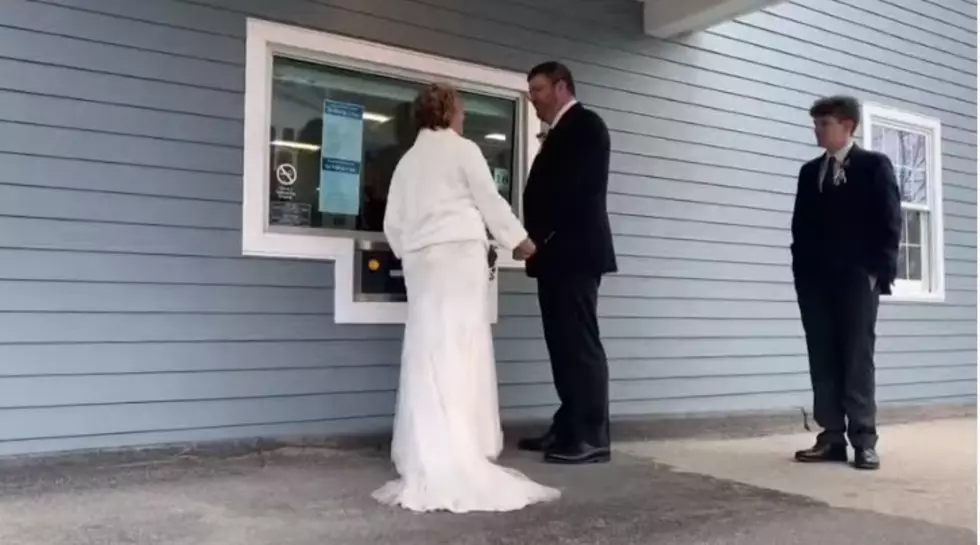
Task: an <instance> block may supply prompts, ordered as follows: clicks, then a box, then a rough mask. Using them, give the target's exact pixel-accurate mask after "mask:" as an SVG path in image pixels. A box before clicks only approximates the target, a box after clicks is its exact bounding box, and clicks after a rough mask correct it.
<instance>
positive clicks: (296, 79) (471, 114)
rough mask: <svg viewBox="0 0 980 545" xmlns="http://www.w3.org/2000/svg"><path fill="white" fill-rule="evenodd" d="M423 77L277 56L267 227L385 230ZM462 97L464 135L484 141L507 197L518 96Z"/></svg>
mask: <svg viewBox="0 0 980 545" xmlns="http://www.w3.org/2000/svg"><path fill="white" fill-rule="evenodd" d="M423 85H424V82H416V81H408V80H404V79H397V78H392V77H386V76H380V75H374V74H368V73H364V72H359V71H355V70H349V69H345V68H339V67H334V66H327V65H323V64H314V63H308V62H304V61H298V60H293V59H287V58H283V57H276V58H275V59H274V60H273V82H272V117H271V124H272V126H271V150H270V156H271V161H270V174H269V175H270V184H269V187H270V195H269V199H270V206H269V225H270V226H301V227H315V228H330V229H343V230H359V231H373V232H380V231H382V224H383V220H384V212H385V205H386V203H387V196H388V187H389V186H390V183H391V175H392V174H393V173H394V170H395V166H396V165H397V164H398V161H399V160H400V159H401V157H402V155H403V154H404V153H405V152H406V151H408V149H409V148H410V147H411V146H412V144H413V143H414V141H415V136H416V131H415V128H414V122H413V120H412V112H411V105H412V101H413V100H414V99H415V95H416V93H417V92H418V91H419V89H421V88H422V86H423ZM460 95H461V98H462V100H463V105H464V108H465V112H466V121H465V127H464V136H466V137H467V138H469V139H471V140H473V141H474V142H476V143H477V145H479V146H480V149H481V150H482V151H483V154H484V156H485V157H486V158H487V161H488V163H489V165H490V169H491V172H492V173H493V176H494V179H495V180H496V181H497V184H498V188H499V190H500V192H501V194H502V195H503V196H504V198H506V199H508V201H509V200H510V198H511V191H512V182H511V179H512V176H511V172H512V170H513V169H514V165H515V155H514V139H515V134H516V117H517V113H516V112H517V103H516V101H515V100H509V99H505V98H498V97H491V96H486V95H480V94H475V93H468V92H461V93H460ZM325 120H326V127H325V126H324V124H325V123H324V121H325ZM324 135H326V142H324V138H325V136H324Z"/></svg>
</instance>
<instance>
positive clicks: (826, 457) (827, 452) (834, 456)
mask: <svg viewBox="0 0 980 545" xmlns="http://www.w3.org/2000/svg"><path fill="white" fill-rule="evenodd" d="M795 458H796V461H797V462H811V463H812V462H846V461H847V445H832V444H821V443H817V444H816V445H814V446H812V447H810V448H808V449H806V450H800V451H797V452H796V455H795Z"/></svg>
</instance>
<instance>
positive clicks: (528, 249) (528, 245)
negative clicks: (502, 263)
mask: <svg viewBox="0 0 980 545" xmlns="http://www.w3.org/2000/svg"><path fill="white" fill-rule="evenodd" d="M537 250H538V249H537V247H536V246H535V245H534V242H533V241H531V239H529V238H526V239H524V241H523V242H521V243H520V244H518V245H517V247H516V248H514V253H513V258H514V260H515V261H525V260H527V259H530V258H531V256H533V255H534V252H536V251H537Z"/></svg>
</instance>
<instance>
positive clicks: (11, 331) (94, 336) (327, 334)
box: [0, 313, 401, 343]
mask: <svg viewBox="0 0 980 545" xmlns="http://www.w3.org/2000/svg"><path fill="white" fill-rule="evenodd" d="M400 336H401V328H399V327H396V326H374V327H362V326H359V325H356V324H336V323H334V321H333V317H332V316H323V315H319V316H318V315H309V316H304V315H255V314H211V315H209V314H185V315H182V316H180V317H179V318H177V319H175V318H174V317H171V316H167V315H163V314H52V313H2V314H0V343H71V342H168V341H195V342H222V341H272V340H276V341H305V340H315V341H319V340H340V339H398V338H400Z"/></svg>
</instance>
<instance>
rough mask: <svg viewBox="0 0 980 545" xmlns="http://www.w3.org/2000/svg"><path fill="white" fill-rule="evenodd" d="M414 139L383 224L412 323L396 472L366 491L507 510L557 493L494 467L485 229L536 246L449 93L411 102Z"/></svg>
mask: <svg viewBox="0 0 980 545" xmlns="http://www.w3.org/2000/svg"><path fill="white" fill-rule="evenodd" d="M415 121H416V123H417V125H418V126H419V127H420V129H419V134H418V137H417V138H416V141H415V144H414V145H413V146H412V148H411V149H409V150H408V152H406V153H405V155H404V157H402V159H401V160H400V161H399V163H398V166H397V167H396V168H395V172H394V175H393V176H392V181H391V188H390V191H389V195H388V204H387V209H386V212H385V218H384V232H385V235H386V236H387V238H388V243H389V244H390V246H391V249H392V251H393V252H394V253H395V255H396V256H397V257H399V258H400V259H401V260H402V265H403V268H404V273H405V282H406V287H407V289H408V322H407V324H406V326H405V340H404V345H403V347H402V360H401V379H400V383H399V386H398V401H397V406H396V409H395V425H394V436H393V440H392V445H391V459H392V461H393V462H394V465H395V468H396V469H397V471H398V474H399V476H400V478H399V479H398V480H395V481H391V482H389V483H387V484H386V485H384V486H383V487H381V488H380V489H379V490H377V491H376V492H374V494H373V496H374V497H375V498H376V499H377V500H379V501H380V502H382V503H385V504H389V505H400V506H402V507H404V508H406V509H410V510H413V511H451V512H455V513H465V512H471V511H512V510H516V509H521V508H523V507H526V506H528V505H530V504H533V503H537V502H542V501H549V500H553V499H556V498H558V497H559V495H560V492H559V491H558V490H556V489H553V488H549V487H546V486H542V485H540V484H538V483H536V482H534V481H532V480H530V479H529V478H527V477H526V476H524V475H523V474H521V473H520V472H518V471H516V470H513V469H508V468H504V467H502V466H499V465H497V464H496V463H494V460H495V459H496V458H497V456H498V455H499V454H500V452H501V450H502V448H503V432H502V431H501V427H500V415H499V412H498V401H497V376H496V368H495V363H494V356H493V341H492V338H491V330H490V322H489V317H488V311H489V309H488V306H487V305H488V300H487V297H488V293H489V291H488V290H489V272H490V271H489V268H488V263H487V251H488V241H487V234H486V230H487V228H489V230H490V232H491V233H492V234H493V236H494V239H495V240H497V241H498V242H499V243H500V244H501V245H502V246H504V247H506V248H507V249H508V250H511V249H514V248H517V254H518V255H520V256H523V257H525V258H526V257H527V256H529V255H531V254H533V252H534V244H533V243H532V242H531V241H530V240H529V239H528V238H527V232H526V231H525V230H524V228H523V227H522V226H521V224H520V221H519V220H518V219H517V218H516V217H515V216H514V214H513V212H512V211H511V208H510V205H509V204H508V203H507V201H505V200H504V199H503V198H502V197H501V196H500V195H499V194H498V193H497V188H496V185H495V184H494V181H493V178H492V177H491V175H490V169H489V166H488V165H487V162H486V159H485V158H484V157H483V154H482V153H481V151H480V149H479V147H477V145H476V144H475V143H473V142H471V141H470V140H467V139H465V138H463V137H462V136H461V134H462V126H463V108H462V105H461V104H460V99H459V95H458V94H457V93H456V91H455V90H454V89H453V88H452V87H450V86H448V85H444V84H431V85H429V86H427V87H426V88H425V89H424V90H422V91H421V92H420V93H419V96H418V97H417V98H416V99H415Z"/></svg>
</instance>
